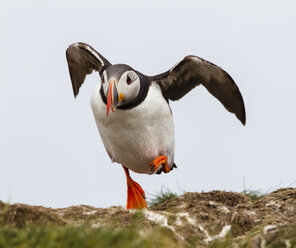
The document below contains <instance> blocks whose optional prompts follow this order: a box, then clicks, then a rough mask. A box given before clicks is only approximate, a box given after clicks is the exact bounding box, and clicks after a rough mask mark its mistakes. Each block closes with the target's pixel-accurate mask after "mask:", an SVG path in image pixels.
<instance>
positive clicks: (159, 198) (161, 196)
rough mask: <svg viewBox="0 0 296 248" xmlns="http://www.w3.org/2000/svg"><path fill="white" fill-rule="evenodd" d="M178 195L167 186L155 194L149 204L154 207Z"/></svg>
mask: <svg viewBox="0 0 296 248" xmlns="http://www.w3.org/2000/svg"><path fill="white" fill-rule="evenodd" d="M176 197H178V195H177V194H176V193H173V192H172V191H170V190H169V189H167V188H165V189H164V188H162V189H161V191H160V192H159V193H158V194H157V195H154V197H153V198H152V199H150V200H149V201H148V206H149V208H152V207H155V206H157V205H159V204H162V203H164V202H165V201H168V200H171V199H174V198H176Z"/></svg>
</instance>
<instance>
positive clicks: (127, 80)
mask: <svg viewBox="0 0 296 248" xmlns="http://www.w3.org/2000/svg"><path fill="white" fill-rule="evenodd" d="M132 82H133V81H132V79H131V78H130V77H129V76H127V78H126V83H127V84H131V83H132Z"/></svg>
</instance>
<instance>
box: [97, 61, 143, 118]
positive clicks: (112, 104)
mask: <svg viewBox="0 0 296 248" xmlns="http://www.w3.org/2000/svg"><path fill="white" fill-rule="evenodd" d="M101 82H102V88H103V91H104V95H105V97H106V99H107V115H108V114H109V113H110V111H112V112H113V111H115V110H116V108H117V107H118V106H122V105H124V104H127V103H129V102H131V101H132V100H134V99H135V98H136V97H137V95H138V93H139V91H140V86H141V84H140V78H139V76H138V74H137V72H136V71H135V70H133V69H132V68H131V67H129V66H128V65H123V64H119V65H112V66H109V67H108V68H107V69H106V70H105V71H104V72H103V73H102V80H101Z"/></svg>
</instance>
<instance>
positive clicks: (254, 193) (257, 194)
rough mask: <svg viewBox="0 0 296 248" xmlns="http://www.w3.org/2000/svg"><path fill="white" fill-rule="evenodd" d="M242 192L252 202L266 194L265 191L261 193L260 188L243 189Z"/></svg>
mask: <svg viewBox="0 0 296 248" xmlns="http://www.w3.org/2000/svg"><path fill="white" fill-rule="evenodd" d="M242 194H244V195H245V196H248V197H249V198H250V200H251V201H253V202H255V201H258V200H260V199H261V198H263V197H264V196H266V195H267V194H265V193H262V192H261V191H260V190H244V191H243V192H242Z"/></svg>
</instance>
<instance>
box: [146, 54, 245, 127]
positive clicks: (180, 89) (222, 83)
mask: <svg viewBox="0 0 296 248" xmlns="http://www.w3.org/2000/svg"><path fill="white" fill-rule="evenodd" d="M151 80H153V81H155V82H157V83H158V84H159V85H160V87H161V89H162V93H163V95H164V97H166V98H167V99H170V100H173V101H176V100H179V99H180V98H182V97H183V96H184V95H186V94H187V93H188V92H189V91H191V90H192V89H193V88H195V87H196V86H198V85H200V84H202V85H203V86H204V87H206V89H207V90H208V91H209V92H210V93H211V94H212V95H213V96H214V97H216V98H217V99H218V100H219V101H220V102H221V103H222V104H223V105H224V107H225V108H226V109H227V110H228V111H229V112H232V113H234V114H235V115H236V117H237V118H238V119H239V120H240V121H241V122H242V123H243V124H244V125H245V123H246V113H245V106H244V101H243V98H242V95H241V93H240V91H239V88H238V87H237V85H236V84H235V82H234V81H233V79H232V78H231V77H230V75H229V74H228V73H227V72H225V71H224V70H223V69H222V68H220V67H218V66H216V65H214V64H212V63H211V62H209V61H206V60H204V59H202V58H199V57H197V56H192V55H190V56H187V57H185V58H184V59H183V60H182V61H180V62H179V63H178V64H176V65H175V66H174V67H172V68H171V69H170V70H169V71H167V72H164V73H162V74H159V75H156V76H153V77H151Z"/></svg>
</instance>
